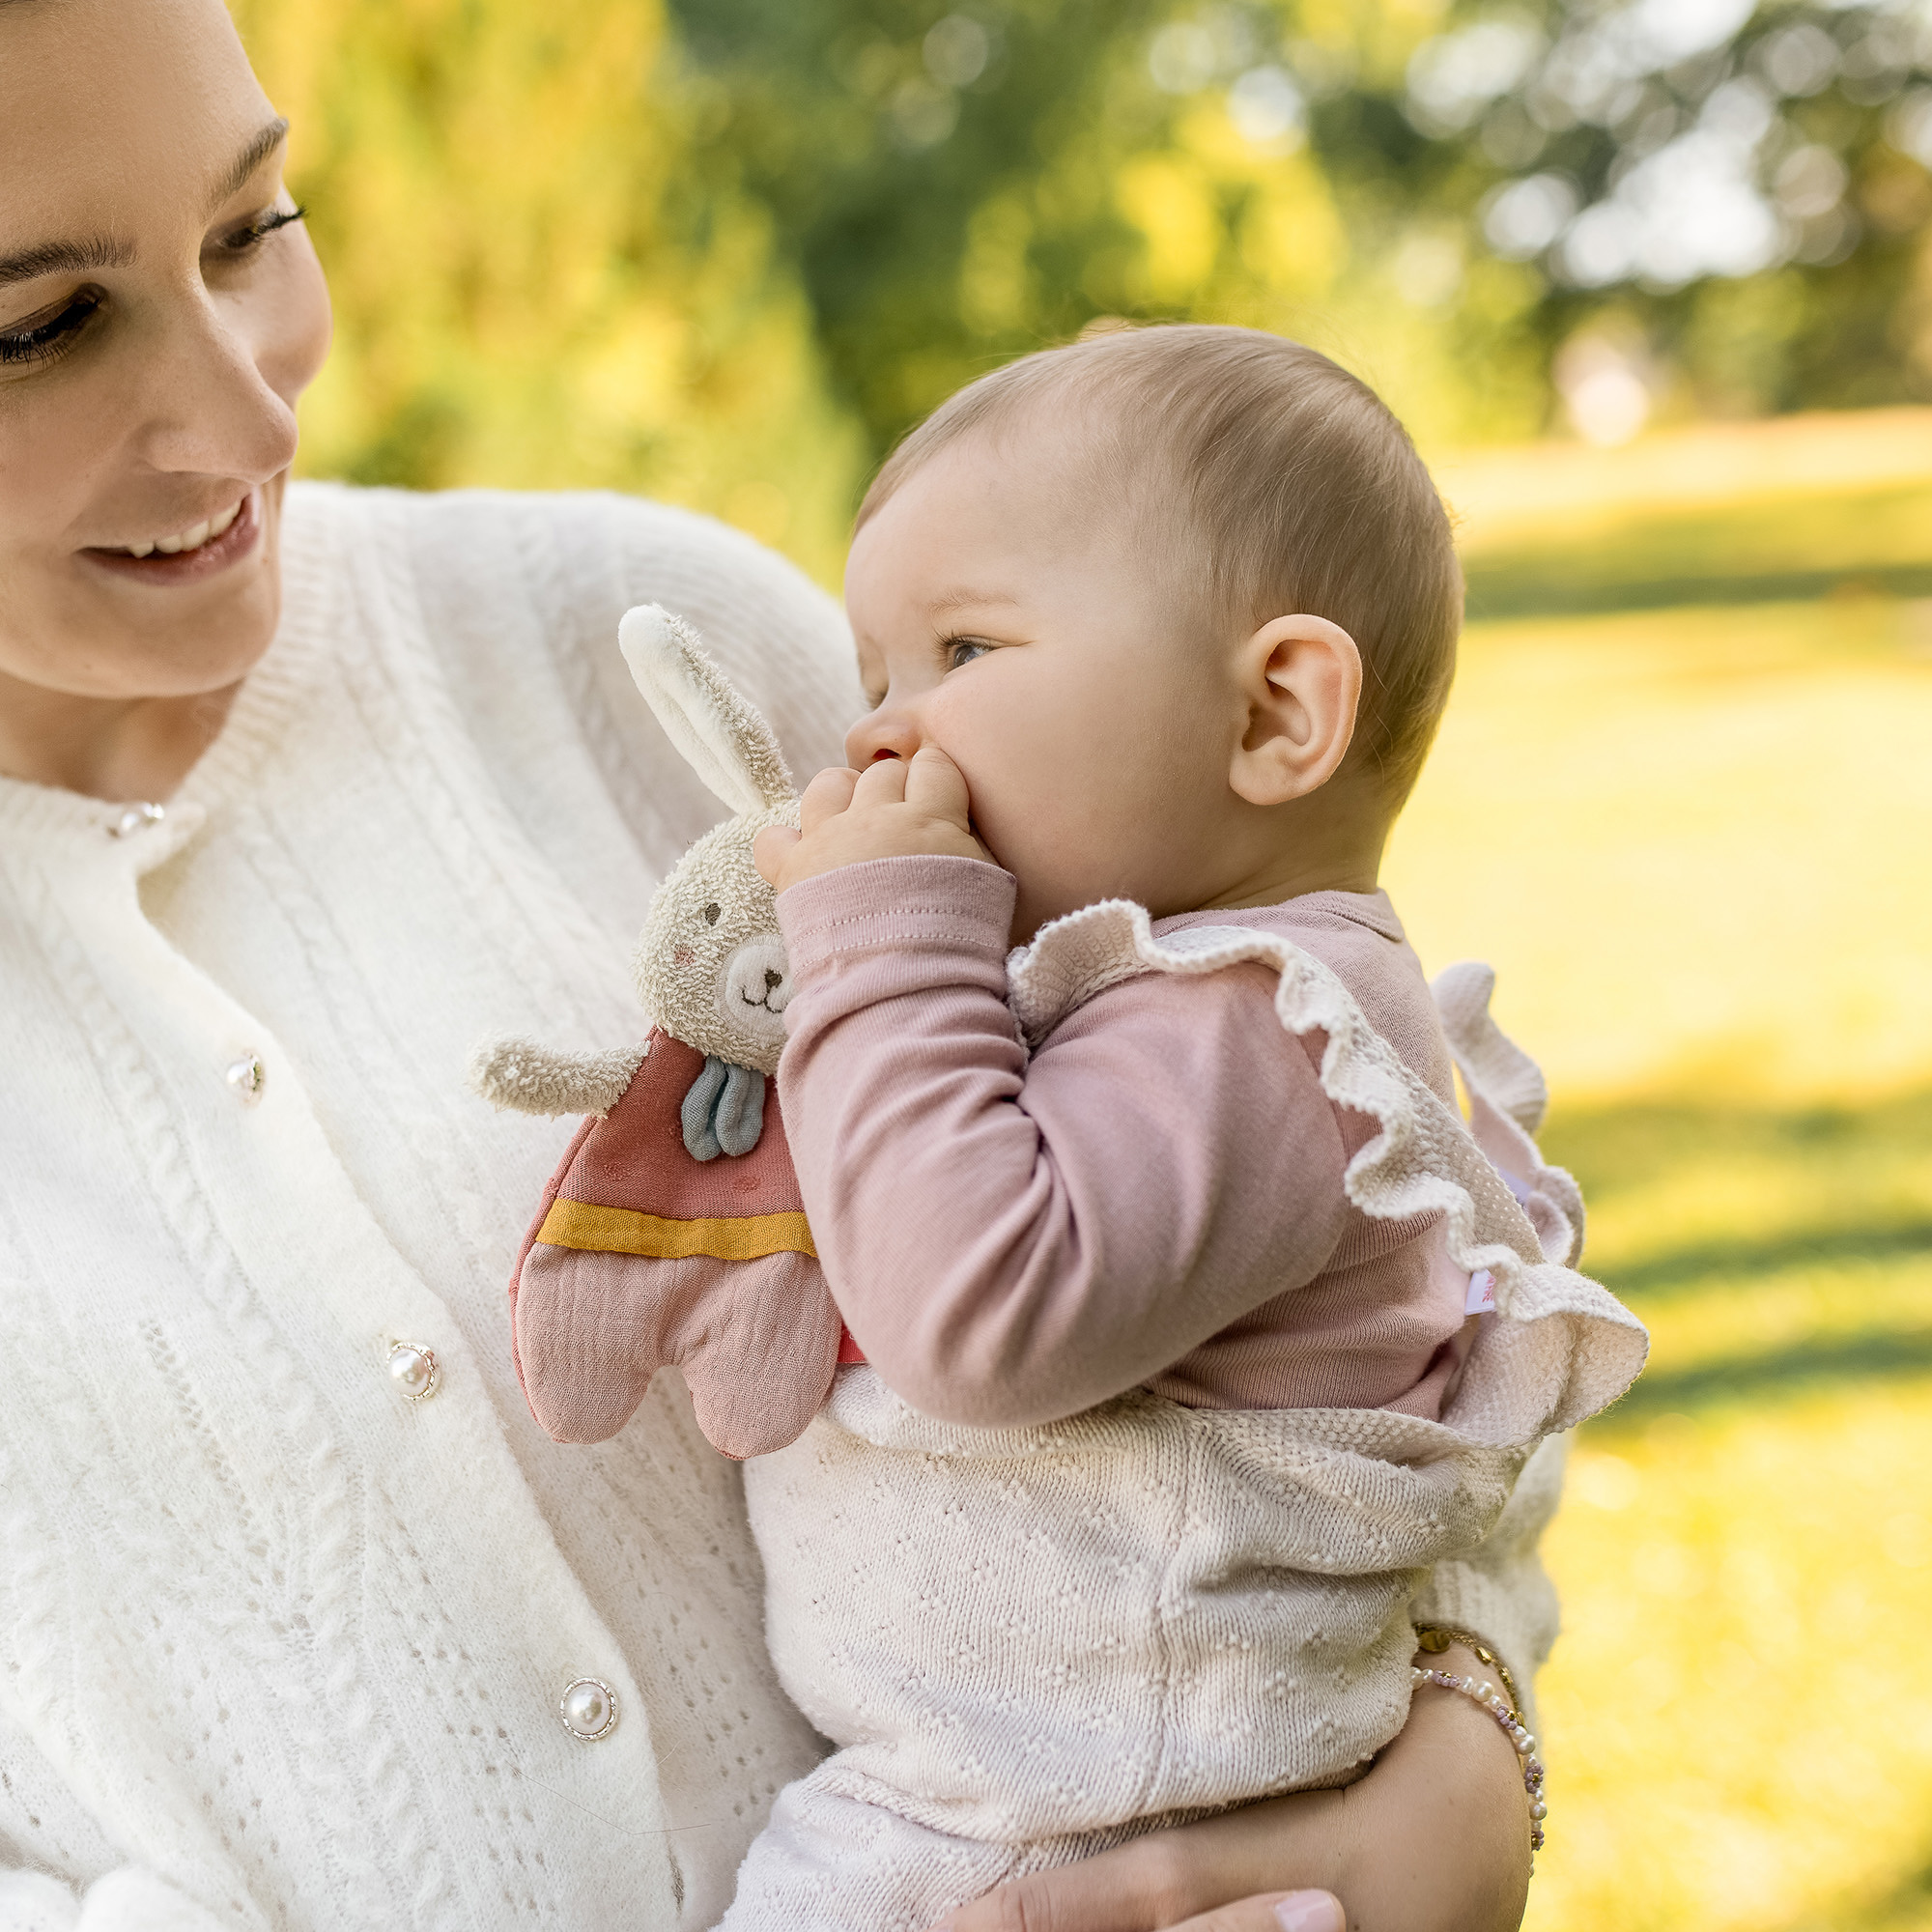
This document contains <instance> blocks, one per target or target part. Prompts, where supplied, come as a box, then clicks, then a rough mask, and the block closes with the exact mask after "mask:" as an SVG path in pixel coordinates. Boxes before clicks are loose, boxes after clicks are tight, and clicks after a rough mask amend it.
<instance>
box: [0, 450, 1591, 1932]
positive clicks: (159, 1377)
mask: <svg viewBox="0 0 1932 1932" xmlns="http://www.w3.org/2000/svg"><path fill="white" fill-rule="evenodd" d="M284 548H285V561H284V572H285V580H286V611H285V616H284V619H283V622H282V625H281V629H280V631H279V633H278V635H277V637H276V639H275V642H274V644H273V646H272V647H271V649H270V652H269V654H268V656H267V657H266V658H265V659H264V660H263V662H262V664H261V666H260V667H259V668H257V669H256V670H255V671H254V672H253V673H252V674H251V676H250V677H249V679H248V681H247V683H246V684H245V685H244V686H243V688H242V691H241V696H239V698H238V699H237V701H236V704H235V707H234V709H233V711H232V713H231V715H230V717H229V720H228V722H227V725H226V726H225V728H224V730H223V732H222V734H221V737H220V738H219V740H218V741H217V742H216V744H215V745H214V746H213V749H212V750H211V751H210V753H208V755H207V756H206V757H205V758H204V759H203V760H202V762H201V763H200V765H199V766H197V768H196V769H195V771H194V772H193V773H192V774H191V775H190V776H189V778H188V779H187V781H185V784H184V785H183V787H182V789H181V791H180V793H179V794H178V795H177V796H176V797H175V798H174V799H172V800H170V801H169V802H168V804H167V809H166V814H165V816H164V817H162V818H160V819H159V820H158V821H156V822H146V821H144V820H142V818H141V817H140V815H139V814H126V815H124V812H123V810H121V808H119V807H115V806H108V805H103V804H100V803H99V802H96V801H91V800H87V799H83V798H79V797H77V796H74V795H72V794H70V793H65V792H59V791H53V790H48V789H45V788H43V787H38V786H32V785H25V784H20V783H16V782H13V781H5V780H0V1068H4V1088H0V1094H3V1095H4V1097H0V1932H39V1928H47V1932H55V1928H59V1932H68V1928H73V1927H79V1928H83V1932H161V1928H181V1932H212V1928H214V1927H223V1928H240V1927H269V1926H276V1927H280V1926H288V1927H310V1926H315V1927H325V1926H326V1927H341V1928H356V1929H357V1932H360V1929H361V1928H371V1927H378V1926H382V1927H387V1926H411V1927H424V1928H429V1927H445V1926H447V1927H465V1928H482V1927H489V1928H505V1929H506V1932H507V1928H513V1927H519V1926H526V1925H543V1926H549V1927H556V1928H559V1932H564V1928H568V1932H598V1928H603V1927H616V1926H627V1927H632V1926H635V1927H642V1928H649V1932H658V1928H667V1929H668V1928H670V1927H673V1926H683V1927H697V1926H703V1925H708V1924H710V1923H711V1922H712V1921H713V1920H714V1919H715V1918H717V1917H718V1915H719V1914H720V1912H722V1910H723V1909H724V1906H725V1901H726V1900H727V1899H728V1897H729V1895H730V1888H731V1878H732V1873H733V1871H734V1869H735V1866H736V1864H737V1861H738V1859H739V1857H740V1855H741V1854H742V1852H743V1850H744V1848H745V1846H746V1845H747V1844H748V1843H749V1841H750V1840H751V1838H752V1836H753V1833H755V1832H756V1830H757V1829H758V1827H759V1825H760V1824H761V1823H762V1821H763V1818H764V1815H765V1812H766V1810H767V1808H768V1806H769V1804H770V1801H771V1797H772V1795H773V1793H774V1792H775V1791H776V1790H777V1789H778V1787H779V1786H780V1785H781V1784H782V1783H783V1782H784V1781H786V1780H787V1779H789V1778H791V1777H794V1776H798V1775H799V1774H800V1773H801V1772H803V1771H804V1770H805V1769H806V1768H807V1767H808V1766H809V1765H810V1764H811V1763H812V1762H813V1760H814V1758H815V1757H816V1755H817V1754H818V1751H819V1750H820V1748H822V1747H821V1746H820V1744H819V1742H818V1740H817V1739H816V1738H815V1737H814V1736H813V1734H812V1733H811V1731H810V1728H809V1727H808V1726H807V1725H806V1723H805V1722H804V1720H803V1719H801V1718H800V1717H799V1716H798V1715H797V1713H796V1712H795V1711H793V1710H792V1709H791V1707H790V1706H789V1705H788V1704H787V1703H786V1702H785V1700H784V1698H783V1696H782V1694H781V1691H780V1690H779V1689H778V1686H777V1684H776V1681H775V1679H774V1676H773V1673H772V1669H771V1665H770V1662H769V1661H768V1659H767V1657H766V1655H765V1650H764V1644H763V1640H762V1635H761V1628H760V1615H759V1582H758V1574H757V1563H756V1558H755V1555H754V1554H753V1549H752V1546H751V1543H750V1539H749V1537H748V1535H747V1533H746V1529H745V1525H744V1517H743V1506H742V1501H741V1496H740V1491H739V1486H738V1483H737V1480H736V1473H735V1469H734V1467H733V1465H731V1464H728V1463H725V1462H724V1461H723V1460H722V1459H720V1458H719V1457H718V1456H716V1455H715V1454H714V1453H713V1452H712V1451H711V1450H710V1448H709V1447H708V1445H706V1444H705V1442H704V1441H703V1439H702V1438H701V1437H700V1436H699V1435H698V1434H697V1433H696V1429H695V1427H694V1426H693V1424H692V1422H691V1419H690V1414H689V1408H688V1405H687V1404H686V1402H685V1401H684V1399H683V1395H682V1391H681V1389H680V1388H679V1387H678V1385H677V1384H676V1382H675V1379H674V1378H661V1380H660V1383H659V1386H658V1387H657V1388H656V1389H655V1390H654V1391H653V1394H652V1397H651V1399H650V1401H649V1402H648V1403H647V1404H646V1406H645V1407H644V1409H643V1410H642V1411H640V1413H639V1416H638V1417H637V1419H636V1420H635V1421H634V1422H633V1423H632V1424H631V1425H630V1427H628V1428H627V1429H626V1430H625V1431H624V1432H623V1433H622V1434H621V1435H618V1436H617V1437H616V1438H615V1439H614V1440H612V1441H611V1442H608V1443H605V1444H602V1445H600V1446H598V1447H596V1448H581V1447H572V1448H565V1447H560V1446H558V1445H556V1444H554V1443H553V1442H551V1441H550V1440H549V1439H548V1438H547V1437H545V1435H543V1434H542V1432H541V1431H540V1430H539V1429H538V1428H537V1426H536V1424H535V1423H534V1422H533V1421H532V1420H531V1418H530V1416H529V1413H528V1411H527V1409H526V1406H525V1404H524V1400H523V1397H522V1395H521V1393H520V1392H519V1390H518V1388H517V1385H516V1379H515V1376H514V1373H513V1370H512V1368H511V1364H510V1352H509V1328H508V1316H507V1307H506V1298H505V1295H504V1292H503V1291H504V1283H505V1278H506V1274H507V1270H508V1266H509V1264H510V1261H511V1259H512V1257H513V1256H514V1254H515V1252H516V1248H517V1243H518V1240H519V1237H520V1236H521V1234H522V1231H523V1227H524V1223H525V1221H526V1217H527V1215H528V1213H529V1209H530V1205H531V1203H532V1201H533V1200H534V1199H535V1197H536V1194H537V1192H538V1190H539V1189H540V1187H541V1185H542V1182H543V1180H544V1179H545V1178H546V1176H547V1175H548V1173H549V1171H550V1169H551V1167H552V1166H553V1164H554V1161H555V1158H556V1156H557V1154H558V1152H559V1151H560V1150H561V1148H562V1146H563V1144H564V1142H565V1140H566V1139H567V1138H568V1135H569V1133H570V1130H571V1123H570V1122H554V1123H553V1124H551V1125H550V1126H548V1127H546V1126H545V1125H544V1124H543V1123H541V1122H531V1121H529V1120H527V1119H525V1118H522V1117H516V1116H499V1115H495V1114H493V1113H491V1111H490V1110H489V1109H488V1108H487V1107H485V1106H483V1105H482V1104H481V1103H480V1102H478V1101H476V1100H474V1099H472V1098H470V1097H469V1095H468V1094H466V1092H465V1091H464V1088H463V1085H462V1080H461V1074H460V1069H461V1066H462V1064H463V1060H464V1056H465V1053H466V1051H467V1050H468V1048H469V1045H470V1044H471V1042H472V1041H473V1040H474V1039H475V1038H476V1037H478V1036H479V1035H481V1034H483V1033H486V1032H489V1031H491V1030H493V1029H508V1030H516V1031H520V1032H539V1033H541V1034H542V1035H543V1036H544V1037H547V1038H553V1039H556V1040H558V1041H559V1042H575V1043H579V1044H582V1045H583V1046H609V1045H611V1044H612V1043H613V1042H618V1041H622V1040H625V1039H628V1038H632V1037H636V1035H637V1033H638V1031H639V1014H638V1011H637V1009H636V1005H635V1000H634V997H633V995H632V993H631V990H630V985H629V980H628V974H627V970H626V952H627V948H628V945H629V942H630V939H631V937H632V935H633V934H634V932H635V930H636V928H637V926H638V924H639V920H640V918H641V914H642V910H643V907H644V904H645V901H646V899H647V898H648V896H649V894H650V891H651V888H652V886H653V884H654V883H655V881H656V879H657V878H658V877H659V876H661V874H662V873H663V871H664V870H665V869H666V868H667V867H668V865H669V863H670V862H671V861H672V860H673V859H674V858H675V857H676V855H677V854H678V853H679V851H681V850H682V848H683V847H684V845H685V844H686V843H687V842H688V841H689V840H690V839H692V838H694V837H696V834H697V833H699V832H700V831H702V830H703V829H704V828H705V827H706V826H707V825H708V824H709V823H710V822H712V820H713V819H714V818H715V817H716V815H717V808H716V806H715V804H713V803H712V802H711V801H709V799H708V798H707V796H706V795H705V794H704V793H703V792H702V791H701V790H700V789H699V788H698V786H697V785H696V781H694V780H693V779H692V778H691V776H690V774H689V772H688V770H687V768H686V766H685V764H684V762H683V760H682V759H681V758H679V757H678V756H676V755H675V753H672V752H671V750H670V749H669V747H668V744H667V743H666V741H665V740H664V738H663V736H662V734H661V733H660V731H659V729H658V727H657V725H655V723H654V722H653V721H652V719H651V718H650V716H649V714H648V713H647V712H646V711H645V709H644V707H643V705H642V703H641V702H640V701H639V699H638V698H637V696H635V694H634V693H633V692H632V691H631V689H630V687H629V680H628V677H627V675H626V673H625V671H624V668H623V666H622V663H621V660H620V659H619V658H618V655H617V653H616V651H615V649H614V646H613V641H612V640H613V639H614V636H615V628H616V621H617V617H618V615H619V614H620V613H621V611H623V610H624V609H625V608H626V607H627V606H628V605H631V604H637V603H642V602H647V601H655V602H658V603H662V604H664V605H666V606H668V608H669V609H671V610H673V611H680V612H682V613H683V614H685V615H687V616H689V617H690V618H691V619H692V620H693V621H694V622H695V623H696V626H697V627H698V629H699V630H700V631H701V632H702V633H703V635H704V636H705V638H706V639H707V641H708V642H709V644H710V646H711V647H712V649H713V650H714V651H715V652H716V653H717V654H718V656H719V657H720V659H721V660H722V662H723V663H724V665H725V668H726V669H727V670H728V672H729V674H730V675H731V676H732V678H733V679H734V680H736V681H737V682H739V683H740V684H741V686H742V687H743V688H744V689H745V690H746V691H747V692H748V693H749V694H750V695H751V696H752V697H753V700H754V701H755V702H756V703H758V704H759V705H760V706H761V707H762V708H763V709H764V710H765V712H766V714H767V715H768V716H769V717H771V718H772V720H773V721H774V723H775V724H776V725H777V726H778V729H779V732H780V735H781V738H782V739H783V741H784V743H785V746H786V749H787V751H788V753H790V755H791V756H792V758H793V760H794V763H795V765H796V766H797V767H798V768H799V769H800V770H801V771H805V772H809V771H810V770H812V769H814V768H815V767H816V766H817V765H818V764H820V763H822V762H825V761H827V760H829V759H831V758H832V757H834V756H835V755H836V753H837V751H838V737H839V731H840V728H841V727H842V725H843V723H844V722H845V720H846V719H848V718H849V717H850V716H851V715H853V713H854V711H855V710H856V707H857V705H858V703H859V698H858V694H857V689H856V686H855V684H854V682H853V677H852V671H851V666H850V650H849V643H848V640H847V639H846V636H845V632H844V627H843V625H842V623H841V621H840V619H839V616H838V611H837V609H836V607H834V606H833V604H832V603H831V602H830V600H828V599H827V598H825V597H824V596H823V595H822V594H821V593H820V592H818V591H816V590H814V589H813V588H812V587H811V586H810V584H808V583H807V582H805V581H804V580H803V579H802V578H801V577H799V576H798V575H797V573H796V572H794V571H793V570H791V569H790V568H789V566H787V565H785V564H783V563H782V562H781V561H779V560H778V559H776V558H774V557H773V556H771V555H770V554H768V553H766V552H764V551H762V550H760V549H759V548H758V547H757V546H756V545H754V544H753V543H752V542H751V541H750V540H749V539H747V538H744V537H741V536H738V535H735V534H733V533H732V532H730V531H727V530H725V529H723V528H722V527H720V526H717V525H715V524H712V523H709V522H706V521H705V520H703V519H700V518H696V517H693V516H689V515H686V514H683V513H680V512H677V511H673V510H668V509H663V508H659V507H654V506H650V505H644V504H638V503H632V502H625V501H622V500H619V499H615V498H609V497H549V498H542V497H523V498H519V497H500V496H488V495H456V496H446V497H406V496H400V495H395V494H389V493H356V492H349V491H343V490H337V489H327V488H322V487H316V486H307V487H303V486H298V487H296V488H294V489H292V490H291V492H290V494H289V499H288V517H287V530H286V536H285V540H284ZM124 825H125V827H126V828H127V829H125V830H124V829H121V828H123V827H124ZM251 1062H252V1063H255V1064H257V1065H258V1066H259V1076H260V1077H259V1083H258V1082H257V1081H256V1079H255V1078H254V1077H253V1076H252V1075H251V1074H250V1073H249V1071H248V1068H249V1066H250V1063H251ZM231 1076H232V1077H231ZM257 1084H259V1092H258V1093H251V1091H250V1090H251V1088H253V1087H255V1086H256V1085H257ZM401 1343H408V1344H412V1345H414V1346H415V1347H417V1348H418V1349H427V1350H433V1351H434V1354H435V1357H436V1361H437V1364H438V1369H439V1378H438V1382H437V1385H436V1388H435V1391H434V1393H433V1394H432V1395H431V1396H429V1397H428V1399H426V1400H423V1401H419V1402H413V1403H412V1402H411V1401H410V1400H408V1399H407V1397H406V1394H405V1391H404V1389H403V1387H402V1386H401V1385H400V1384H399V1383H398V1382H397V1381H396V1380H395V1379H394V1378H392V1377H391V1375H390V1374H389V1372H388V1367H387V1361H388V1356H389V1354H390V1351H391V1350H393V1349H394V1348H396V1346H397V1345H398V1344H401ZM1552 1498H1553V1486H1552V1484H1551V1483H1550V1482H1549V1481H1548V1471H1547V1470H1546V1471H1544V1472H1543V1473H1542V1474H1541V1475H1537V1476H1536V1477H1535V1479H1533V1480H1526V1481H1525V1483H1524V1484H1523V1486H1522V1487H1521V1488H1520V1490H1519V1492H1518V1496H1517V1500H1516V1503H1515V1504H1514V1505H1513V1506H1512V1510H1511V1512H1510V1515H1509V1517H1508V1519H1506V1520H1505V1523H1504V1524H1503V1526H1502V1527H1501V1529H1499V1530H1498V1532H1497V1534H1496V1535H1495V1536H1493V1537H1492V1539H1491V1541H1490V1544H1489V1545H1488V1546H1486V1549H1485V1551H1484V1552H1483V1560H1481V1561H1478V1562H1476V1563H1472V1564H1469V1565H1463V1566H1458V1567H1457V1568H1456V1569H1454V1570H1453V1571H1450V1570H1446V1569H1445V1570H1444V1571H1443V1572H1442V1573H1439V1574H1438V1577H1437V1582H1436V1586H1435V1594H1434V1596H1433V1597H1432V1598H1431V1599H1430V1600H1428V1602H1427V1604H1426V1605H1425V1607H1426V1608H1428V1609H1430V1610H1431V1611H1433V1612H1434V1613H1435V1614H1439V1615H1445V1616H1447V1617H1451V1618H1456V1619H1463V1620H1467V1621H1470V1622H1473V1623H1474V1624H1476V1625H1477V1626H1478V1627H1479V1628H1481V1629H1483V1630H1484V1631H1485V1632H1486V1633H1487V1634H1490V1635H1491V1636H1492V1637H1493V1638H1494V1639H1495V1640H1496V1641H1497V1642H1498V1643H1500V1644H1502V1645H1503V1646H1504V1648H1505V1649H1506V1651H1508V1652H1509V1654H1510V1655H1511V1657H1512V1661H1513V1662H1517V1663H1518V1665H1519V1666H1520V1667H1522V1668H1527V1667H1528V1666H1529V1665H1531V1664H1533V1662H1535V1661H1537V1660H1538V1659H1539V1658H1540V1656H1541V1654H1542V1652H1543V1651H1544V1649H1546V1648H1547V1646H1548V1638H1549V1635H1550V1634H1551V1630H1552V1628H1553V1613H1552V1606H1551V1605H1550V1602H1549V1599H1548V1587H1547V1585H1546V1584H1545V1583H1544V1582H1543V1580H1542V1576H1541V1572H1540V1570H1539V1569H1538V1568H1537V1566H1536V1561H1535V1554H1534V1546H1535V1540H1536V1536H1537V1533H1538V1531H1539V1530H1540V1527H1541V1523H1542V1520H1543V1519H1544V1517H1545V1516H1546V1515H1547V1513H1548V1507H1549V1505H1550V1502H1551V1500H1552ZM585 1677H588V1678H595V1679H599V1680H601V1681H602V1682H603V1683H605V1684H606V1685H608V1686H609V1687H610V1688H611V1690H612V1691H613V1692H614V1693H615V1697H616V1702H617V1709H618V1721H617V1723H616V1725H615V1728H614V1729H613V1730H611V1732H610V1734H609V1735H608V1736H605V1737H603V1738H600V1739H598V1740H596V1741H594V1742H585V1741H582V1740H580V1739H579V1738H577V1737H574V1736H573V1735H571V1733H570V1732H569V1731H568V1730H567V1729H566V1728H565V1726H564V1725H563V1723H562V1722H561V1721H560V1719H559V1716H558V1700H559V1697H560V1695H561V1693H562V1691H563V1690H564V1688H565V1687H566V1686H567V1685H568V1684H570V1683H571V1682H572V1681H573V1680H576V1679H579V1678H585Z"/></svg>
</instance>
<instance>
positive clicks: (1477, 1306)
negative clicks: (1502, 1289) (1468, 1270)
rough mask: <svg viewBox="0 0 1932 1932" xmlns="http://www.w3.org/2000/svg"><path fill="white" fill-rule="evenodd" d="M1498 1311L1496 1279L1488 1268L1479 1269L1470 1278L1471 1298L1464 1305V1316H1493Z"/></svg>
mask: <svg viewBox="0 0 1932 1932" xmlns="http://www.w3.org/2000/svg"><path fill="white" fill-rule="evenodd" d="M1495 1309H1496V1278H1495V1276H1494V1275H1492V1273H1491V1272H1490V1271H1489V1269H1488V1268H1478V1269H1477V1270H1476V1271H1475V1273H1474V1274H1472V1275H1471V1276H1470V1277H1469V1297H1468V1299H1467V1300H1466V1301H1464V1302H1463V1314H1464V1315H1493V1314H1494V1313H1495Z"/></svg>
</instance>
